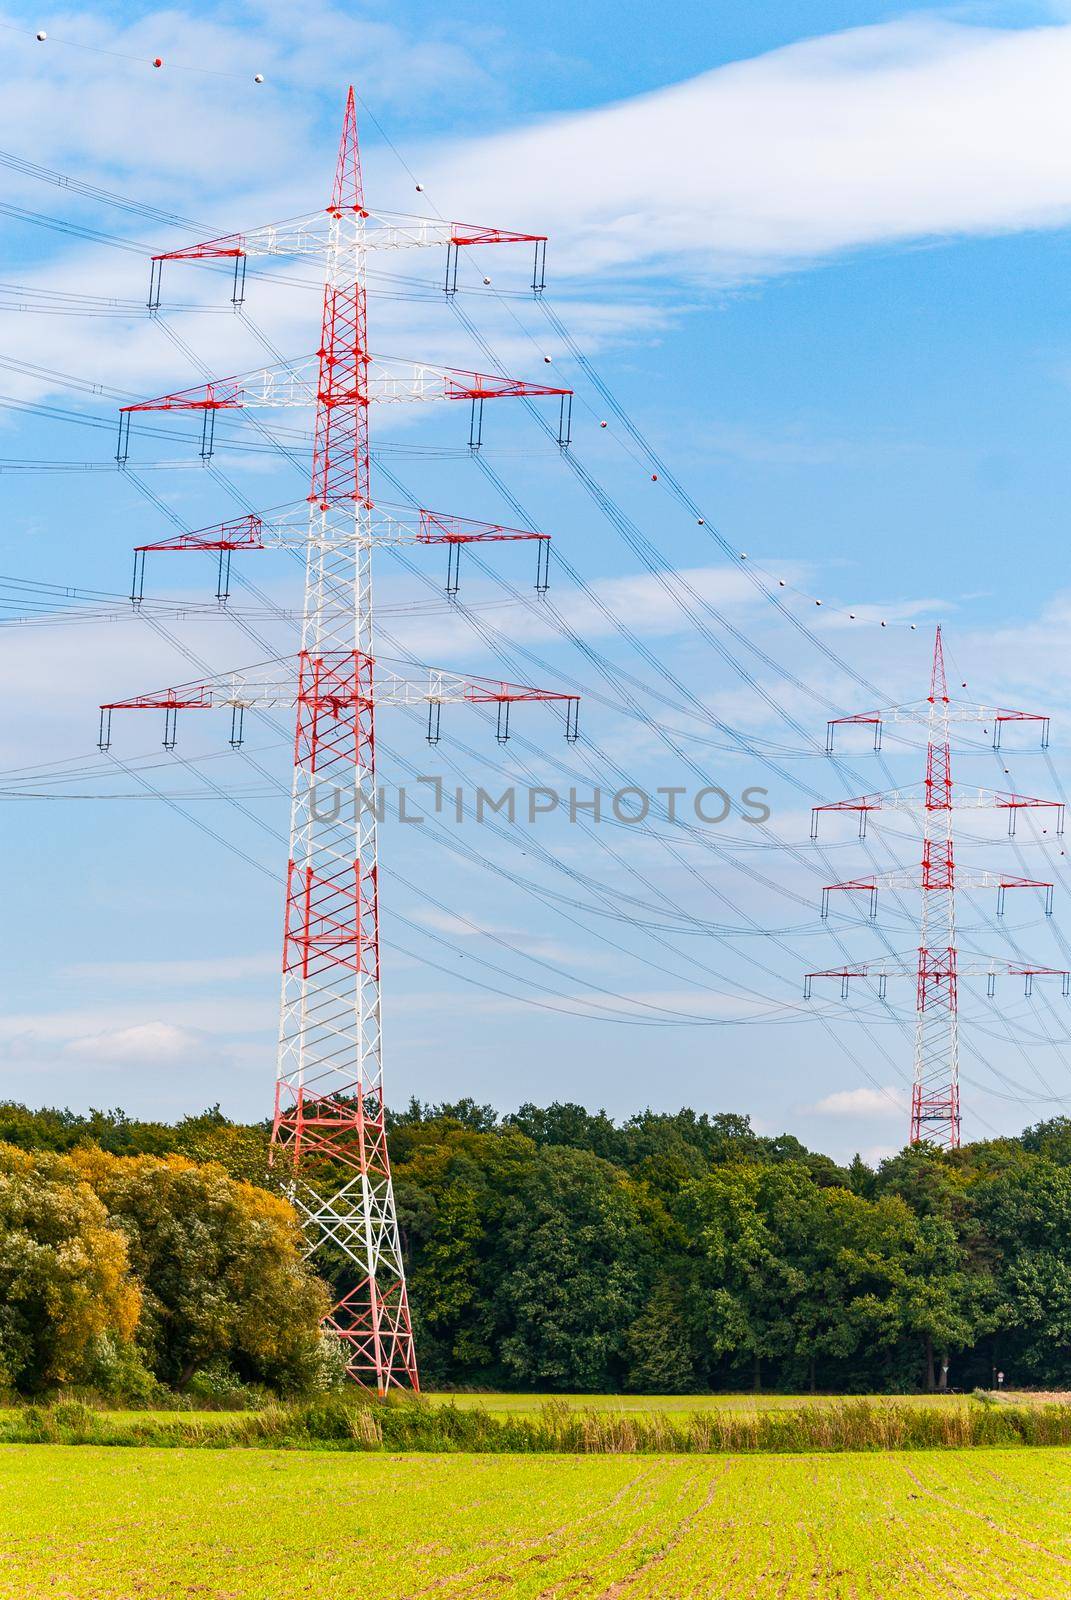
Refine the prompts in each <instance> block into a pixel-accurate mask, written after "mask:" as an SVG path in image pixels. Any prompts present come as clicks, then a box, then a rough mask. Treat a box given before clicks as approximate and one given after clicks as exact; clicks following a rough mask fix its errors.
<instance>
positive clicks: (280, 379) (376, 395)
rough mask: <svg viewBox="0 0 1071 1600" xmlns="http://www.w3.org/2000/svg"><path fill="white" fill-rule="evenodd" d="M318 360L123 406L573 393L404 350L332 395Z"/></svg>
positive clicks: (209, 407)
mask: <svg viewBox="0 0 1071 1600" xmlns="http://www.w3.org/2000/svg"><path fill="white" fill-rule="evenodd" d="M317 375H318V364H317V357H315V356H302V357H300V358H299V359H298V360H296V361H287V362H279V363H277V364H276V365H275V366H271V367H257V368H256V369H254V370H253V371H251V372H244V373H240V374H238V375H237V376H236V377H233V378H217V379H214V380H213V381H212V382H211V383H201V384H195V385H194V386H193V387H192V388H189V389H179V390H176V391H175V392H174V393H173V394H164V395H158V396H157V397H156V398H155V399H152V400H138V401H135V402H133V403H132V404H130V405H127V406H121V407H120V415H121V416H129V415H131V414H133V413H134V412H140V411H224V410H229V411H234V410H242V409H245V408H247V407H252V406H268V407H278V406H311V405H314V404H315V403H316V401H317V400H318V399H326V401H327V403H328V404H334V405H347V404H348V405H356V404H359V403H363V402H364V401H366V400H367V401H379V402H380V403H382V404H387V405H391V404H397V403H399V402H401V401H418V402H419V401H432V400H510V399H516V398H520V397H529V398H536V397H539V396H542V395H557V396H563V395H571V394H572V392H573V391H572V390H571V389H566V388H563V387H562V386H561V385H560V384H552V383H532V382H529V381H528V380H527V379H524V378H508V377H503V376H501V374H497V373H487V372H469V371H467V370H463V369H461V368H457V367H437V366H432V365H431V364H430V363H428V362H424V361H407V360H406V359H404V357H401V356H370V357H369V358H368V368H367V388H364V386H362V389H361V392H360V394H358V392H357V391H356V390H354V391H352V392H351V391H348V390H341V389H333V390H331V391H329V393H328V394H327V396H326V397H325V396H322V395H319V394H318V392H317Z"/></svg>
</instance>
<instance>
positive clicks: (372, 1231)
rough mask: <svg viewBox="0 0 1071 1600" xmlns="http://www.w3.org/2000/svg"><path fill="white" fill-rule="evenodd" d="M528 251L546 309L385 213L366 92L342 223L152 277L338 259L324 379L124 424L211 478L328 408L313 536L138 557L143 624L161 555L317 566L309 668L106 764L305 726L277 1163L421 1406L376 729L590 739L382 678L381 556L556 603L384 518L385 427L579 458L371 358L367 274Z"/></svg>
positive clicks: (234, 694)
mask: <svg viewBox="0 0 1071 1600" xmlns="http://www.w3.org/2000/svg"><path fill="white" fill-rule="evenodd" d="M525 240H526V241H529V242H530V243H533V244H534V246H535V261H536V265H535V271H534V273H533V282H532V287H533V290H534V291H535V292H536V293H538V292H539V291H540V290H541V288H542V271H543V260H544V256H545V244H546V241H545V239H544V238H543V237H542V236H539V235H533V234H517V233H509V232H506V231H504V230H500V229H494V228H482V227H480V228H477V227H469V226H461V225H458V224H453V223H439V222H429V221H428V220H427V219H424V218H406V217H398V216H393V215H388V214H385V213H381V214H378V215H374V214H373V213H371V212H369V211H368V209H367V208H366V206H365V200H364V191H363V184H362V177H361V162H360V153H359V148H358V136H357V118H356V110H355V103H354V92H353V90H352V89H351V90H350V91H349V96H348V99H347V103H346V113H345V120H344V125H343V131H342V139H341V143H340V146H339V152H338V161H337V166H336V170H335V181H334V188H333V191H332V196H331V202H330V205H329V206H328V207H327V209H326V214H324V213H315V214H313V216H312V217H309V218H302V219H298V221H296V222H291V223H285V224H279V225H275V226H272V227H269V228H265V229H260V230H257V231H256V232H253V233H249V234H241V235H232V236H228V237H227V238H223V239H217V240H211V241H209V242H208V243H206V244H202V245H194V246H189V247H187V248H185V249H182V250H175V251H169V252H166V253H165V254H163V255H160V256H157V257H154V261H153V275H152V283H151V287H150V297H149V306H150V310H152V311H156V310H157V309H158V307H159V304H160V278H161V270H162V263H163V261H164V260H182V259H186V260H203V259H211V258H226V259H229V258H233V260H234V294H233V298H234V301H235V304H239V303H241V300H242V297H243V294H244V285H245V263H246V260H247V258H248V257H250V256H253V255H258V254H268V255H313V256H317V257H319V258H321V259H322V260H323V261H324V264H325V278H324V296H323V319H322V331H321V339H320V346H319V350H318V352H317V355H316V357H315V360H314V361H309V362H306V363H304V364H302V363H289V364H287V365H286V366H285V369H279V368H271V369H264V370H262V371H260V372H258V373H254V374H246V375H244V376H243V377H242V378H240V379H228V380H225V381H222V382H217V383H210V384H206V385H204V386H202V387H200V388H198V389H194V390H185V391H182V392H181V393H177V394H172V395H165V396H162V397H161V398H160V399H158V400H153V401H145V402H139V403H138V404H137V405H133V406H127V407H124V409H123V412H122V413H121V421H120V444H119V451H118V459H119V462H120V465H123V464H125V462H126V459H127V452H128V449H129V435H130V422H131V416H132V415H133V414H136V413H138V412H141V411H175V410H180V411H200V412H201V413H202V415H203V433H202V455H204V456H206V457H207V456H208V455H210V454H211V450H212V439H213V430H214V424H215V416H216V413H217V412H218V411H221V410H225V409H233V408H239V407H245V406H250V405H257V404H259V405H269V406H277V405H302V404H308V403H310V402H312V403H313V404H314V407H315V424H314V441H313V458H312V484H311V491H310V493H309V496H308V501H309V504H308V518H307V527H306V528H305V529H304V530H300V529H298V528H297V526H296V525H295V524H294V523H293V522H290V523H288V522H286V521H284V522H283V523H281V524H278V525H275V526H274V527H273V526H270V525H266V524H265V523H263V522H262V521H261V519H260V518H259V517H256V516H250V517H245V518H241V519H238V520H237V521H232V522H229V523H221V524H219V525H218V526H216V527H213V528H210V529H204V530H200V531H199V532H197V533H190V534H182V535H180V536H178V538H175V539H169V540H163V541H158V542H156V543H154V544H148V545H142V546H139V547H138V550H137V552H136V556H135V588H134V594H133V596H132V598H133V600H134V603H135V605H138V604H140V602H141V598H142V589H143V583H144V556H145V551H146V550H150V549H154V550H165V549H172V550H178V549H180V550H190V549H200V550H216V551H219V554H220V581H219V588H218V590H217V593H218V596H219V598H220V600H221V601H223V600H225V599H226V596H227V588H228V581H227V580H228V574H229V561H230V555H231V553H232V552H233V551H235V550H255V549H263V548H265V547H266V546H267V545H270V544H288V545H290V546H294V545H300V546H303V547H304V552H305V595H304V607H303V617H302V637H301V651H300V655H299V656H298V658H297V661H296V663H295V664H294V667H293V670H292V671H291V672H288V673H287V674H282V675H281V674H280V672H279V665H278V663H267V664H265V665H264V666H262V667H258V668H254V669H251V670H249V671H244V672H241V673H236V674H231V675H229V676H226V677H223V678H220V679H215V680H209V681H206V682H199V683H194V684H186V685H180V686H178V687H176V688H169V689H166V690H161V691H158V692H155V693H150V694H141V695H135V696H133V697H132V698H130V699H127V700H121V701H113V702H111V703H110V704H108V705H106V706H104V707H102V713H101V736H100V742H101V747H102V748H103V749H107V748H108V746H109V743H110V729H111V716H112V712H113V711H114V710H116V709H119V708H128V709H145V708H150V707H157V708H162V709H163V710H164V714H165V732H164V744H165V747H166V748H171V747H172V746H173V744H174V738H175V718H176V716H177V712H178V710H179V709H205V708H209V707H212V706H227V707H229V708H230V709H231V714H232V738H231V742H232V744H235V745H237V744H239V743H240V742H241V736H242V718H243V716H244V713H245V710H246V709H247V708H249V707H262V706H275V705H280V704H288V705H292V706H293V707H294V708H295V714H296V729H295V739H294V762H293V783H292V791H291V821H290V859H289V863H288V867H287V883H286V911H285V928H284V938H283V978H282V1000H281V1015H280V1026H279V1051H278V1063H277V1072H276V1088H275V1107H274V1116H273V1124H272V1156H273V1161H274V1162H275V1163H276V1164H278V1163H279V1162H285V1163H286V1164H287V1168H288V1171H289V1178H288V1189H289V1193H290V1196H291V1198H292V1200H293V1202H294V1204H295V1206H296V1208H297V1209H298V1212H299V1215H300V1216H301V1218H302V1221H303V1225H304V1228H305V1232H306V1236H307V1238H308V1240H309V1244H310V1249H312V1250H315V1249H317V1248H319V1247H321V1246H328V1247H331V1248H332V1249H334V1250H336V1251H338V1250H341V1251H342V1252H343V1253H344V1254H345V1255H346V1256H347V1257H348V1258H349V1260H350V1262H351V1263H352V1265H353V1268H354V1273H355V1279H356V1281H355V1282H354V1283H353V1284H352V1286H351V1287H350V1288H349V1289H348V1291H347V1292H346V1293H345V1294H344V1295H343V1296H342V1297H341V1298H340V1299H339V1300H338V1302H337V1304H335V1305H334V1306H333V1308H332V1310H331V1313H330V1315H329V1317H328V1319H327V1323H328V1326H329V1327H330V1328H331V1329H332V1330H334V1332H335V1333H336V1334H337V1335H338V1336H339V1337H340V1338H341V1339H342V1340H343V1341H344V1343H345V1346H346V1349H347V1354H348V1370H349V1372H350V1375H351V1376H352V1377H354V1378H355V1379H357V1380H358V1381H359V1382H361V1383H364V1384H368V1385H370V1386H374V1387H376V1388H377V1389H378V1390H379V1391H380V1392H381V1393H383V1392H385V1391H386V1390H387V1389H388V1388H390V1387H391V1386H401V1385H411V1386H412V1387H413V1388H417V1387H419V1379H418V1373H417V1362H416V1355H415V1351H414V1345H413V1331H412V1323H411V1318H410V1311H409V1303H408V1296H407V1291H406V1282H405V1266H404V1261H403V1254H402V1245H401V1239H400V1236H399V1228H398V1220H397V1215H396V1210H395V1202H394V1191H393V1185H392V1182H391V1170H390V1158H389V1154H388V1149H387V1134H386V1126H385V1117H386V1109H385V1100H384V1092H383V1052H382V1014H381V1002H380V939H379V870H378V844H377V803H376V798H377V797H376V756H375V709H376V706H377V705H383V704H389V705H403V706H412V705H416V704H424V705H427V707H428V715H429V738H430V739H431V741H432V742H435V741H436V740H437V738H438V726H439V715H440V710H441V706H442V705H443V704H444V703H449V702H467V703H470V704H471V703H484V704H493V705H496V706H497V708H498V719H499V723H498V733H499V739H500V741H501V740H504V738H505V737H506V735H507V731H508V711H509V706H510V705H511V704H512V703H513V702H514V701H531V700H544V701H558V702H561V703H563V704H564V707H565V712H566V737H567V738H570V739H574V738H575V737H576V697H575V696H572V695H566V694H560V693H556V692H554V691H544V690H539V689H533V688H530V687H528V686H525V685H513V684H505V683H496V682H493V681H487V680H482V679H471V678H469V679H462V678H458V677H456V676H455V675H453V674H450V673H445V672H440V671H433V672H431V673H429V674H428V676H427V678H426V680H425V681H423V682H419V683H414V682H411V681H407V680H405V679H403V678H400V677H398V676H397V675H395V674H393V673H386V674H385V673H384V672H383V671H382V669H381V668H380V667H378V666H377V664H376V661H375V636H374V606H373V586H372V554H373V550H374V549H375V548H376V547H377V545H382V544H386V543H393V544H398V543H404V542H411V543H417V544H446V545H448V546H449V547H450V556H451V568H450V573H451V576H450V579H449V580H448V592H451V593H452V592H453V588H456V573H457V567H456V557H457V554H458V550H459V547H460V545H462V544H464V543H468V542H471V541H474V540H503V539H532V540H537V541H539V544H538V547H537V548H538V550H539V555H540V562H539V568H538V571H537V588H538V589H542V588H545V584H546V557H545V550H546V545H545V541H546V539H547V535H545V534H539V533H534V532H532V531H530V530H523V529H510V528H505V527H502V526H500V525H498V524H489V523H475V522H470V521H466V520H465V519H461V518H457V517H448V516H445V515H443V514H439V513H433V512H429V511H426V510H420V511H418V512H416V513H411V514H409V515H408V516H406V515H404V514H403V515H402V516H396V515H391V514H386V513H385V512H384V510H383V508H380V507H377V506H376V505H375V503H374V501H373V498H372V485H371V475H370V451H369V407H370V405H371V404H373V403H374V402H376V401H383V400H387V401H398V400H428V399H448V400H469V401H470V402H471V406H472V424H471V428H470V445H471V446H472V447H473V448H474V449H475V448H478V447H479V441H480V429H481V422H482V408H483V402H484V401H485V400H486V399H497V398H503V397H509V396H513V395H556V396H559V397H560V406H561V425H560V433H559V438H560V442H561V444H562V447H563V448H565V447H566V446H567V444H568V405H569V400H570V399H571V395H570V391H569V390H567V389H562V388H559V387H556V386H552V385H547V384H537V383H526V382H523V381H522V380H518V379H512V378H503V377H498V376H488V375H485V374H480V373H462V372H457V371H453V370H450V369H443V368H434V367H431V366H428V365H426V364H423V363H421V364H415V363H410V362H397V361H391V360H385V359H383V358H378V357H374V356H373V355H372V354H371V353H370V351H369V348H368V337H367V303H366V287H365V261H366V255H367V252H368V251H369V250H370V249H374V248H385V249H390V250H397V249H400V248H405V247H408V246H417V247H420V246H427V245H434V244H440V245H442V244H445V246H446V249H447V268H446V283H445V291H446V293H447V294H450V293H452V292H454V291H455V290H456V288H457V254H458V251H459V250H460V249H461V248H463V247H465V246H468V245H475V244H480V245H484V244H501V243H513V242H518V241H525ZM451 585H452V586H453V587H451ZM340 795H342V796H352V801H351V802H350V803H342V804H340V803H339V802H338V797H339V796H340ZM325 796H326V797H327V803H324V798H323V797H325ZM318 797H320V803H318Z"/></svg>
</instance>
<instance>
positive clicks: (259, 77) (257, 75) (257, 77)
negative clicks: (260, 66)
mask: <svg viewBox="0 0 1071 1600" xmlns="http://www.w3.org/2000/svg"><path fill="white" fill-rule="evenodd" d="M253 82H254V83H263V82H264V74H263V72H254V74H253Z"/></svg>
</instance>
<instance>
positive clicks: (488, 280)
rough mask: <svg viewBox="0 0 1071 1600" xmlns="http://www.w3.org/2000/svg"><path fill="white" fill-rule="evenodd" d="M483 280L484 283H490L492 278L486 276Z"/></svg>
mask: <svg viewBox="0 0 1071 1600" xmlns="http://www.w3.org/2000/svg"><path fill="white" fill-rule="evenodd" d="M483 281H484V283H490V281H491V280H490V278H485V279H484V280H483Z"/></svg>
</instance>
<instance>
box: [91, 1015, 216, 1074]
mask: <svg viewBox="0 0 1071 1600" xmlns="http://www.w3.org/2000/svg"><path fill="white" fill-rule="evenodd" d="M64 1048H65V1050H66V1052H67V1053H68V1054H69V1055H75V1056H83V1057H85V1058H86V1059H87V1060H90V1061H114V1062H118V1063H120V1064H122V1063H125V1062H128V1061H144V1062H146V1063H151V1064H154V1065H156V1064H161V1063H164V1062H168V1061H188V1060H189V1058H190V1056H191V1055H192V1054H193V1053H194V1052H195V1051H198V1050H201V1049H203V1048H204V1039H203V1036H202V1035H200V1034H198V1033H195V1032H194V1031H193V1030H192V1029H190V1028H179V1027H176V1026H175V1025H174V1024H173V1023H170V1022H141V1023H135V1024H134V1025H133V1026H132V1027H129V1028H113V1029H109V1030H106V1031H105V1032H103V1033H94V1034H88V1035H86V1036H84V1037H82V1038H79V1039H71V1040H70V1041H69V1042H68V1043H67V1044H66V1045H65V1047H64Z"/></svg>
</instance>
